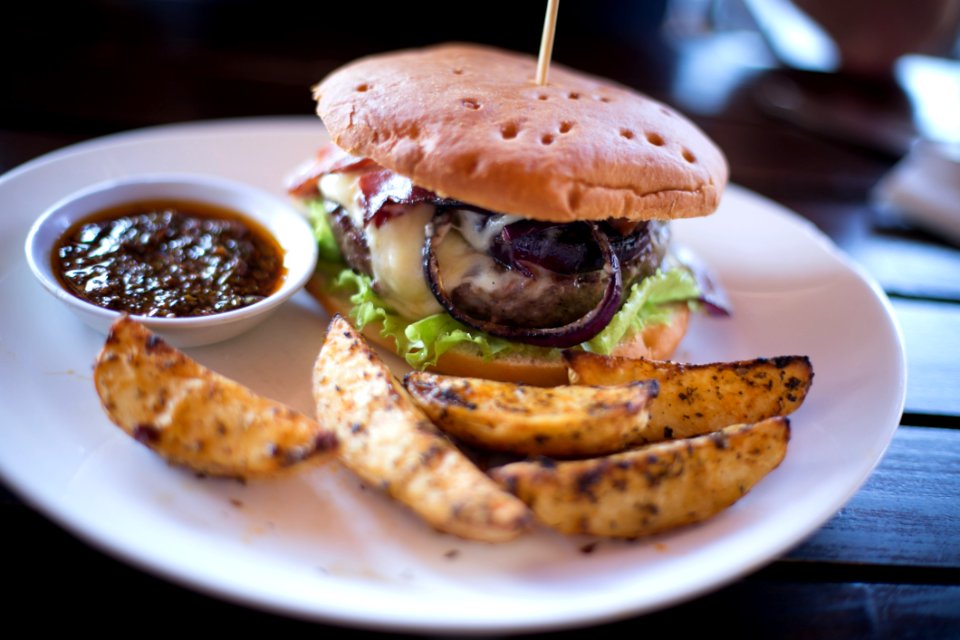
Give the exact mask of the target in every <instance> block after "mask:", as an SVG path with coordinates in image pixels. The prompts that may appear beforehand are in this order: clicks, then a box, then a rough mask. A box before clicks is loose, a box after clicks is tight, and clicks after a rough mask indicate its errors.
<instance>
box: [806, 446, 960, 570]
mask: <svg viewBox="0 0 960 640" xmlns="http://www.w3.org/2000/svg"><path fill="white" fill-rule="evenodd" d="M958 469H960V430H954V429H931V428H922V427H900V428H899V429H898V430H897V432H896V434H895V435H894V438H893V441H892V442H891V443H890V447H889V449H888V450H887V452H886V454H885V455H884V457H883V459H882V460H881V461H880V464H879V465H877V468H876V469H875V470H874V472H873V474H872V475H871V476H870V478H869V479H868V480H867V482H866V484H865V485H864V486H863V488H861V489H860V491H859V492H858V493H857V494H856V495H855V496H854V497H853V499H852V500H851V501H850V502H849V503H848V504H847V505H846V506H845V507H844V508H843V509H842V510H841V511H840V512H839V513H838V514H837V515H836V516H834V518H833V519H831V520H830V521H829V522H827V524H826V525H824V526H823V527H822V528H821V529H820V530H818V531H817V532H816V533H815V534H813V536H811V537H810V538H809V539H808V540H807V541H806V542H805V543H804V544H802V545H801V546H799V547H798V548H796V549H795V550H793V551H792V552H791V553H790V554H788V556H787V557H788V558H789V559H790V560H800V561H805V562H819V563H863V564H868V565H880V566H886V567H924V568H938V569H950V570H954V571H957V572H960V533H958V532H960V473H957V470H958ZM956 576H957V577H958V578H960V573H957V574H956Z"/></svg>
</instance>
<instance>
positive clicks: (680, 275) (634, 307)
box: [580, 267, 700, 355]
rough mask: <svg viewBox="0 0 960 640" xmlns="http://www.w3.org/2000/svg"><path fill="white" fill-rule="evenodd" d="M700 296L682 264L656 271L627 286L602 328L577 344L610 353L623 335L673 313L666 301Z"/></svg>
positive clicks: (603, 353) (684, 299) (664, 318)
mask: <svg viewBox="0 0 960 640" xmlns="http://www.w3.org/2000/svg"><path fill="white" fill-rule="evenodd" d="M699 297H700V288H699V287H698V286H697V281H696V280H695V279H694V277H693V275H692V274H691V273H690V272H689V271H687V270H686V269H684V268H682V267H677V268H675V269H671V270H670V271H657V273H655V274H654V275H652V276H650V277H648V278H644V279H643V280H642V281H640V282H637V283H635V284H634V285H633V286H632V287H630V294H629V295H628V296H627V300H626V302H624V303H623V306H622V307H620V310H619V311H617V313H616V314H615V315H614V316H613V318H612V319H611V320H610V324H608V325H607V326H606V327H605V328H604V329H603V331H601V332H600V333H598V334H597V335H595V336H594V337H592V338H591V339H590V340H588V341H587V342H584V343H583V344H581V345H580V346H581V347H582V348H583V350H584V351H591V352H593V353H599V354H601V355H608V354H610V353H611V352H612V351H613V349H614V347H616V346H617V345H618V344H619V343H620V341H621V340H623V339H624V338H625V337H627V336H629V335H632V334H634V333H636V332H637V331H642V330H643V329H644V328H646V327H649V326H651V325H655V324H665V323H667V322H669V321H670V318H671V317H672V313H673V312H672V310H671V309H670V307H669V305H670V304H672V303H675V302H685V301H686V302H688V303H691V304H693V303H694V301H696V300H697V299H698V298H699Z"/></svg>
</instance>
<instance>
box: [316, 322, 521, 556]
mask: <svg viewBox="0 0 960 640" xmlns="http://www.w3.org/2000/svg"><path fill="white" fill-rule="evenodd" d="M313 390H314V399H315V401H316V406H317V415H318V416H324V419H325V420H327V421H329V423H330V424H331V425H332V426H333V428H334V429H335V431H336V433H337V435H338V437H339V438H340V442H341V448H340V460H341V461H342V462H343V464H344V465H345V466H346V467H348V468H349V469H351V470H352V471H354V472H355V473H356V474H357V475H359V476H360V478H362V479H363V480H364V481H365V482H367V483H368V484H370V485H372V486H374V487H378V488H380V489H382V490H383V491H385V492H386V493H387V494H389V495H390V496H391V497H393V498H395V499H396V500H398V501H400V502H401V503H403V504H405V505H407V506H408V507H409V508H410V509H412V510H413V511H414V512H415V513H417V514H418V515H419V516H420V517H421V518H423V519H424V520H425V521H426V522H427V523H428V524H430V525H431V526H433V527H434V528H435V529H437V530H439V531H443V532H446V533H451V534H454V535H457V536H460V537H463V538H467V539H473V540H480V541H485V542H502V541H506V540H510V539H513V538H515V537H516V536H518V535H520V534H521V533H523V532H525V531H527V530H529V529H530V528H531V527H532V524H533V518H532V516H531V514H530V511H529V509H527V507H526V506H525V505H524V504H523V502H521V501H520V500H518V499H517V498H516V497H514V496H513V495H511V494H510V493H508V492H506V491H504V490H503V489H502V488H501V487H499V486H498V485H497V484H496V483H495V482H494V481H493V480H491V479H490V478H489V477H488V476H486V474H484V473H483V472H482V471H481V470H480V469H479V468H477V467H476V466H475V465H474V464H473V463H472V462H470V460H468V459H467V457H466V456H465V455H463V454H462V453H461V452H460V451H459V450H458V449H457V448H456V447H455V446H454V445H453V443H452V442H451V441H450V440H449V439H448V438H447V437H446V436H445V435H444V434H443V433H442V432H441V431H440V430H439V429H438V428H437V427H436V426H435V425H434V424H433V423H432V422H430V420H429V418H427V416H426V415H424V413H423V412H422V411H421V410H420V409H419V408H418V407H417V405H416V404H415V403H414V402H413V400H412V399H411V398H410V396H409V395H408V394H407V392H406V390H405V389H404V388H403V386H402V385H401V384H400V383H399V381H397V379H396V378H394V376H393V374H392V372H391V371H390V370H389V368H388V367H387V366H386V364H384V363H383V362H382V361H381V359H380V358H379V357H378V356H377V354H376V353H375V352H374V351H373V350H372V349H371V348H370V346H369V345H368V344H367V343H366V341H365V340H364V339H363V337H362V336H361V335H360V334H359V332H357V331H356V330H355V329H354V328H353V327H352V326H351V325H350V324H349V323H348V322H347V321H346V320H345V319H343V318H342V317H341V316H339V315H337V316H334V318H333V319H332V320H331V322H330V325H329V328H328V330H327V337H326V340H325V341H324V344H323V347H322V348H321V350H320V354H319V355H318V357H317V360H316V365H315V367H314V372H313Z"/></svg>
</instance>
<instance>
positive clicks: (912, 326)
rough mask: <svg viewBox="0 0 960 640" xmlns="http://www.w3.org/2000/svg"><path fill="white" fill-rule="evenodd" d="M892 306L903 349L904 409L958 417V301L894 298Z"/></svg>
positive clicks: (959, 328) (915, 412)
mask: <svg viewBox="0 0 960 640" xmlns="http://www.w3.org/2000/svg"><path fill="white" fill-rule="evenodd" d="M893 309H894V313H895V315H896V318H897V320H898V321H899V323H900V327H901V329H902V331H903V337H904V343H905V344H906V351H907V402H906V409H905V410H906V412H907V413H908V414H918V415H924V414H925V415H931V416H952V417H954V418H956V417H958V416H960V304H945V303H938V302H925V301H918V300H897V299H895V300H893ZM911 419H913V420H917V419H919V418H917V417H912V416H911Z"/></svg>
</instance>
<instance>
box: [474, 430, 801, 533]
mask: <svg viewBox="0 0 960 640" xmlns="http://www.w3.org/2000/svg"><path fill="white" fill-rule="evenodd" d="M789 438H790V426H789V421H788V419H787V418H783V417H775V418H770V419H768V420H764V421H761V422H759V423H756V424H749V425H734V426H730V427H726V428H724V429H721V430H720V431H718V432H716V433H712V434H710V435H705V436H700V437H697V438H691V439H689V440H682V441H672V442H663V443H658V444H652V445H648V446H646V447H642V448H639V449H634V450H631V451H628V452H624V453H619V454H615V455H611V456H606V457H601V458H591V459H587V460H574V461H565V462H556V461H552V460H540V461H524V462H514V463H511V464H507V465H504V466H502V467H497V468H495V469H492V470H491V471H490V474H491V476H492V477H493V478H494V479H496V480H497V481H498V482H499V483H500V484H501V485H503V486H504V487H506V488H507V489H508V490H510V491H511V492H512V493H514V494H515V495H517V496H518V497H520V499H521V500H523V501H524V502H526V503H527V504H528V505H529V506H530V508H531V509H532V510H533V512H534V514H535V515H536V517H537V519H538V520H540V521H541V522H542V523H544V524H545V525H547V526H549V527H551V528H553V529H556V530H558V531H561V532H563V533H567V534H587V535H595V536H604V537H614V538H628V539H632V538H639V537H642V536H649V535H653V534H657V533H661V532H664V531H668V530H671V529H674V528H676V527H681V526H685V525H690V524H693V523H696V522H701V521H703V520H706V519H707V518H710V517H711V516H713V515H715V514H717V513H719V512H720V511H722V510H723V509H725V508H727V507H729V506H730V505H732V504H733V503H734V502H736V501H737V500H739V499H740V497H742V496H743V495H744V494H746V493H747V491H749V490H750V489H751V488H752V487H753V486H754V485H755V484H756V483H757V482H758V481H759V480H760V479H762V478H763V477H765V476H766V475H767V474H768V473H769V472H770V471H772V470H773V469H774V468H776V467H777V466H778V465H779V464H780V462H781V461H782V460H783V457H784V455H785V454H786V448H787V441H788V440H789Z"/></svg>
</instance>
